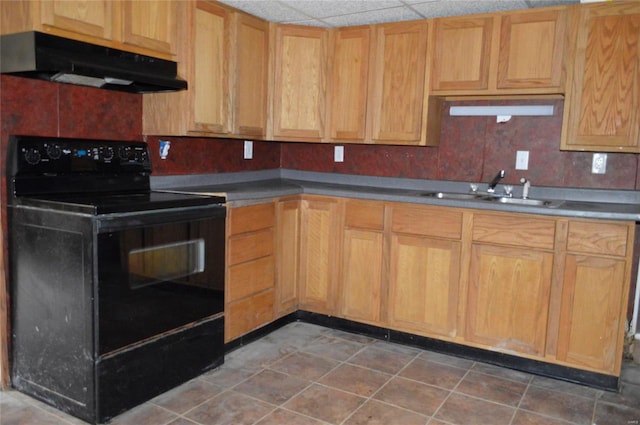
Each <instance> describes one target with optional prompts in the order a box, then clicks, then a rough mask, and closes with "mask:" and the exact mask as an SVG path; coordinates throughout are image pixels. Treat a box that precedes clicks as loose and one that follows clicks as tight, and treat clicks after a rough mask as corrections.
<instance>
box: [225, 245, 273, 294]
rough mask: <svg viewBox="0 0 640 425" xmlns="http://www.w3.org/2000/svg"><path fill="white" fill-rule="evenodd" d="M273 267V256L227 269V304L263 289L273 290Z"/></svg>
mask: <svg viewBox="0 0 640 425" xmlns="http://www.w3.org/2000/svg"><path fill="white" fill-rule="evenodd" d="M274 282H275V267H274V260H273V256H271V255H270V256H268V257H264V258H260V259H259V260H255V261H249V262H247V263H242V264H238V265H235V266H232V267H230V268H229V283H228V285H227V294H226V296H227V302H231V301H236V300H239V299H240V298H244V297H246V296H249V295H253V294H257V293H258V292H261V291H264V290H265V289H269V288H273V286H274Z"/></svg>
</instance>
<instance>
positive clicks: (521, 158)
mask: <svg viewBox="0 0 640 425" xmlns="http://www.w3.org/2000/svg"><path fill="white" fill-rule="evenodd" d="M528 169H529V151H517V152H516V170H528Z"/></svg>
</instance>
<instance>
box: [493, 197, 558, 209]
mask: <svg viewBox="0 0 640 425" xmlns="http://www.w3.org/2000/svg"><path fill="white" fill-rule="evenodd" d="M497 201H498V202H501V203H503V204H516V205H531V206H536V207H550V208H552V207H557V206H558V205H560V201H546V200H544V199H522V198H497Z"/></svg>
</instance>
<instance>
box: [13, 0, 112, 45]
mask: <svg viewBox="0 0 640 425" xmlns="http://www.w3.org/2000/svg"><path fill="white" fill-rule="evenodd" d="M24 3H26V2H24ZM111 3H112V2H111V1H107V0H100V1H94V0H71V1H69V0H64V1H61V0H55V1H43V2H41V3H40V5H41V6H40V7H41V13H42V15H41V20H42V25H44V26H49V27H53V28H56V29H60V30H64V31H69V32H73V33H77V34H82V35H88V36H92V37H98V38H102V39H105V40H109V39H111V38H113V35H114V34H113V6H112V4H111ZM32 7H34V8H37V7H38V4H37V3H32Z"/></svg>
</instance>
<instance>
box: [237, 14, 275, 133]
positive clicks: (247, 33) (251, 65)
mask: <svg viewBox="0 0 640 425" xmlns="http://www.w3.org/2000/svg"><path fill="white" fill-rule="evenodd" d="M234 31H235V37H234V40H235V43H234V44H233V47H232V50H233V56H234V59H233V60H232V66H233V69H232V70H231V71H230V72H231V76H232V78H233V80H234V84H233V87H232V90H233V133H234V134H235V135H241V136H249V137H260V138H262V137H264V136H265V135H266V126H267V77H268V69H267V68H268V57H269V56H268V55H269V24H268V22H266V21H263V20H261V19H257V18H254V17H252V16H250V15H245V14H243V13H236V14H235V22H234Z"/></svg>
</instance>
